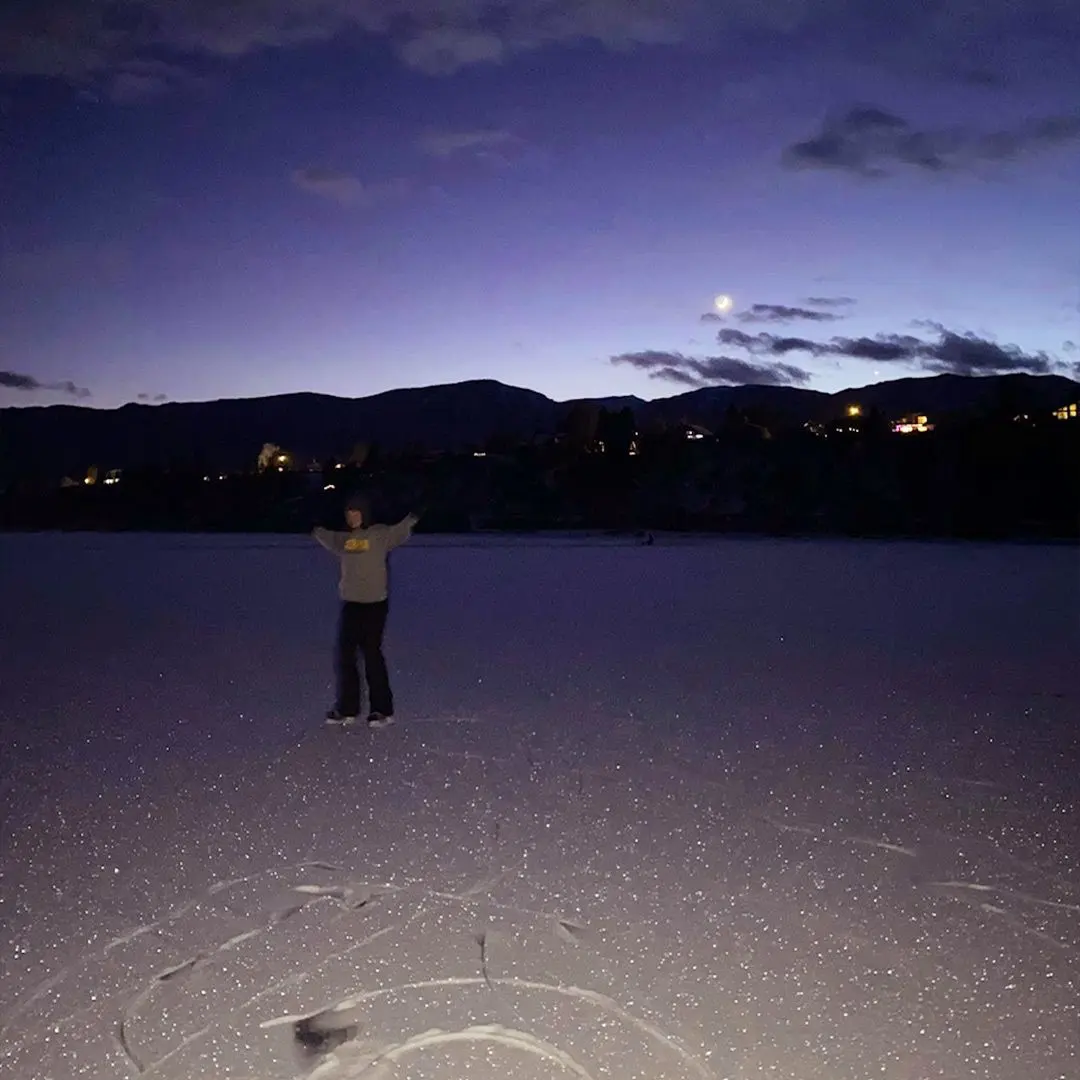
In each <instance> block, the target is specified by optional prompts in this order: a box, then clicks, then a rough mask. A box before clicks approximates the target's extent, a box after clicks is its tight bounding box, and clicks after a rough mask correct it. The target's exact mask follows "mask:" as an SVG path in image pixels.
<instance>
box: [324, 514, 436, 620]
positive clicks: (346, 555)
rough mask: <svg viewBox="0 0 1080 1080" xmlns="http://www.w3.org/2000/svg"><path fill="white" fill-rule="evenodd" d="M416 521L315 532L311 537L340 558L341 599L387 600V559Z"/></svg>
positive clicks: (359, 601)
mask: <svg viewBox="0 0 1080 1080" xmlns="http://www.w3.org/2000/svg"><path fill="white" fill-rule="evenodd" d="M417 521H419V518H418V517H417V516H416V515H415V514H409V515H408V516H407V517H404V518H402V519H401V521H399V522H398V523H397V524H396V525H369V526H368V527H367V528H361V529H353V530H352V531H349V530H342V531H340V532H337V531H335V530H333V529H322V528H318V529H314V530H312V533H311V535H312V536H313V537H315V539H316V540H317V541H318V542H319V543H320V544H322V546H323V547H324V548H326V550H327V551H332V552H333V553H334V554H335V555H337V556H338V557H339V558H340V559H341V585H340V592H341V599H342V600H345V601H347V602H348V603H352V604H375V603H378V602H379V601H380V600H385V599H386V598H387V573H386V556H387V555H388V554H389V553H390V552H391V551H393V550H394V548H396V547H398V546H399V545H401V544H404V543H405V541H406V540H408V539H409V537H410V536H411V535H412V531H413V526H414V525H415V524H416V523H417Z"/></svg>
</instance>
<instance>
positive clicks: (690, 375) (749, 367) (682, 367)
mask: <svg viewBox="0 0 1080 1080" xmlns="http://www.w3.org/2000/svg"><path fill="white" fill-rule="evenodd" d="M611 363H613V364H627V365H629V366H630V367H635V368H637V369H638V370H639V371H647V372H648V373H649V377H650V378H653V379H662V380H664V381H666V382H677V383H682V384H683V385H684V386H742V385H746V384H754V385H758V386H791V385H797V384H802V383H806V382H808V381H809V379H810V374H809V372H807V371H803V370H802V368H797V367H794V366H793V365H791V364H784V363H772V364H758V363H754V362H753V361H750V360H740V359H738V358H736V357H732V356H704V357H696V356H686V355H685V354H683V353H679V352H662V351H658V350H653V349H647V350H645V351H643V352H632V353H620V354H619V355H618V356H613V357H611Z"/></svg>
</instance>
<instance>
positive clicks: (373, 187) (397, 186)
mask: <svg viewBox="0 0 1080 1080" xmlns="http://www.w3.org/2000/svg"><path fill="white" fill-rule="evenodd" d="M292 182H293V183H294V184H295V185H296V186H297V187H298V188H300V190H301V191H306V192H308V193H309V194H311V195H318V196H319V197H320V198H322V199H329V200H330V201H331V202H336V203H339V204H340V205H342V206H370V205H371V204H372V203H375V202H380V201H382V200H383V199H388V198H392V197H393V196H395V195H400V194H403V193H404V192H405V190H406V189H407V187H408V183H407V181H404V180H391V181H387V182H386V183H381V184H365V183H364V182H363V181H362V180H361V179H360V178H359V177H357V176H354V175H353V174H352V173H347V172H340V171H339V170H337V169H326V168H322V167H320V166H309V167H308V168H304V169H296V170H295V171H294V172H293V174H292Z"/></svg>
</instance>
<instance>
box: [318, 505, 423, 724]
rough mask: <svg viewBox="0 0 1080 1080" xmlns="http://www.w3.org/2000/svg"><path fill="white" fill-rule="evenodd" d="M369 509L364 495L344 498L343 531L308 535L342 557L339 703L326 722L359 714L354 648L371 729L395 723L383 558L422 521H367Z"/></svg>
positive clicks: (414, 515)
mask: <svg viewBox="0 0 1080 1080" xmlns="http://www.w3.org/2000/svg"><path fill="white" fill-rule="evenodd" d="M370 520H371V508H370V504H369V502H368V500H367V499H366V498H364V496H362V495H350V496H349V497H348V499H346V501H345V524H346V525H347V526H348V530H347V531H336V530H333V529H323V528H321V527H320V528H315V529H313V530H312V533H311V535H312V536H313V537H314V538H315V540H317V541H318V542H319V543H320V544H321V545H322V546H323V547H324V548H326V550H327V551H330V552H333V554H335V555H337V556H338V557H339V559H340V560H341V582H340V593H341V601H342V603H341V615H340V618H339V620H338V634H337V654H336V665H335V666H336V672H337V702H336V704H335V706H334V708H332V709H331V710H330V711H329V712H328V713H327V714H326V722H327V723H328V724H343V725H350V724H354V723H356V720H357V718H358V717H359V715H360V672H359V669H358V666H357V653H360V654H362V655H363V658H364V675H365V677H366V680H367V689H368V704H369V706H370V712H369V713H368V718H367V723H368V727H371V728H382V727H386V725H387V724H390V723H392V722H393V718H394V697H393V693H392V692H391V690H390V676H389V674H388V672H387V670H386V658H385V657H384V656H383V651H382V643H383V631H384V630H385V629H386V615H387V610H388V607H389V575H388V573H387V565H386V558H387V555H388V554H389V553H390V552H391V551H393V549H394V548H396V547H398V546H400V545H401V544H403V543H405V541H406V540H408V539H409V537H410V536H411V535H412V531H413V527H414V526H415V525H416V523H417V522H418V521H419V520H420V515H419V514H417V513H411V514H407V515H406V516H405V517H404V518H402V519H401V521H399V522H398V523H397V524H396V525H369V524H368V522H369V521H370Z"/></svg>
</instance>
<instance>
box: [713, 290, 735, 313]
mask: <svg viewBox="0 0 1080 1080" xmlns="http://www.w3.org/2000/svg"><path fill="white" fill-rule="evenodd" d="M713 304H715V306H716V310H717V311H730V310H731V297H730V296H728V295H727V294H726V293H721V294H720V295H719V296H718V297H717V298H716V299H715V300H714V301H713Z"/></svg>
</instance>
